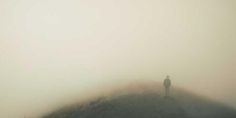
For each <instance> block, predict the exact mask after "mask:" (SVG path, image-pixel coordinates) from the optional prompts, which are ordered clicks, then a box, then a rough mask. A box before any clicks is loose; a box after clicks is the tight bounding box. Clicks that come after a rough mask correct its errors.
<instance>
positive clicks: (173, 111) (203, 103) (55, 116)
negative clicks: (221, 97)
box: [43, 91, 236, 118]
mask: <svg viewBox="0 0 236 118" xmlns="http://www.w3.org/2000/svg"><path fill="white" fill-rule="evenodd" d="M43 118H236V111H235V110H234V109H231V108H229V107H226V106H224V105H222V104H219V103H216V102H212V101H210V100H207V99H204V98H201V97H197V96H195V95H191V94H189V93H186V92H184V91H175V94H173V97H163V96H161V95H160V93H159V92H157V91H143V92H131V93H127V94H123V95H118V96H112V97H105V98H100V99H97V100H94V101H92V102H89V103H87V104H84V105H75V106H71V107H67V108H63V109H61V110H58V111H56V112H54V113H51V114H48V115H46V116H44V117H43Z"/></svg>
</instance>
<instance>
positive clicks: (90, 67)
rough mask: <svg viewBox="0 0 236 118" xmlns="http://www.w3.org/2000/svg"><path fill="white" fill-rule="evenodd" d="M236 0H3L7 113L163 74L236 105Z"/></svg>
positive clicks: (3, 104)
mask: <svg viewBox="0 0 236 118" xmlns="http://www.w3.org/2000/svg"><path fill="white" fill-rule="evenodd" d="M235 21H236V2H235V1H234V0H0V117H1V118H23V117H24V116H25V117H26V118H28V117H35V116H39V115H41V114H43V113H46V112H48V111H50V110H53V109H56V108H58V107H60V106H63V105H65V104H67V103H72V102H71V101H74V102H75V101H80V100H85V99H87V98H88V97H89V96H96V95H99V92H101V91H102V90H103V89H104V88H110V87H112V86H116V85H119V84H125V83H128V82H130V81H136V80H141V81H142V80H145V81H146V80H147V81H148V80H155V81H160V82H162V80H163V79H164V78H165V76H166V75H170V78H171V80H172V82H173V85H174V86H179V87H182V88H185V89H187V90H189V91H192V92H194V93H196V94H199V95H203V96H206V97H209V98H211V99H213V100H217V101H219V102H222V103H225V104H227V105H230V106H232V107H234V108H236V94H235V90H236V86H235V84H236V73H235V72H236V40H235V39H236V22H235Z"/></svg>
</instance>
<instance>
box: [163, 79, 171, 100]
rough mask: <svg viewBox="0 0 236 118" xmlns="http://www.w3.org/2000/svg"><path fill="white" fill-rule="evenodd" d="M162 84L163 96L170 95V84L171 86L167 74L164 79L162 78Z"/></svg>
mask: <svg viewBox="0 0 236 118" xmlns="http://www.w3.org/2000/svg"><path fill="white" fill-rule="evenodd" d="M163 84H164V86H165V96H166V97H167V96H169V95H170V86H171V81H170V76H169V75H167V76H166V79H165V80H164V83H163Z"/></svg>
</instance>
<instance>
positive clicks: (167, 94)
mask: <svg viewBox="0 0 236 118" xmlns="http://www.w3.org/2000/svg"><path fill="white" fill-rule="evenodd" d="M169 94H170V87H166V96H169Z"/></svg>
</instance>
